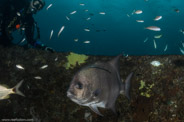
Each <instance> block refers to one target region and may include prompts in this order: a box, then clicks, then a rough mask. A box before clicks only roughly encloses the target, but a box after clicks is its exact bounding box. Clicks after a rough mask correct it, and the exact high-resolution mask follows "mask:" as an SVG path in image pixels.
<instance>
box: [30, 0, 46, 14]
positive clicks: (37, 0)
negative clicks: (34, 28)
mask: <svg viewBox="0 0 184 122" xmlns="http://www.w3.org/2000/svg"><path fill="white" fill-rule="evenodd" d="M44 5H45V2H44V1H43V0H31V4H30V12H31V13H33V14H36V12H37V11H39V10H41V9H42V8H43V7H44Z"/></svg>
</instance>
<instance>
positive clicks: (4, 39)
mask: <svg viewBox="0 0 184 122" xmlns="http://www.w3.org/2000/svg"><path fill="white" fill-rule="evenodd" d="M29 5H30V0H0V44H1V45H3V46H9V45H11V41H12V40H13V37H12V32H13V31H15V30H18V31H20V33H22V32H23V31H25V32H23V33H24V34H25V36H26V40H27V42H28V44H30V45H32V46H33V47H36V48H40V49H44V50H45V49H46V50H49V49H51V48H48V47H46V46H45V45H43V44H42V43H40V42H38V41H36V40H35V39H34V29H35V27H36V28H37V32H38V38H39V29H38V27H37V26H36V23H35V21H34V18H33V13H28V12H27V11H28V9H29ZM49 51H51V52H52V51H53V50H52V49H51V50H49Z"/></svg>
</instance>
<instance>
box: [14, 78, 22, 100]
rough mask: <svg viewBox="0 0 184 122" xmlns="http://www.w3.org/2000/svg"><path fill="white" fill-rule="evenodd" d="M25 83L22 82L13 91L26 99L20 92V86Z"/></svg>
mask: <svg viewBox="0 0 184 122" xmlns="http://www.w3.org/2000/svg"><path fill="white" fill-rule="evenodd" d="M23 81H24V80H21V81H20V82H19V83H18V84H17V85H16V86H15V87H13V89H12V90H13V93H15V94H18V95H21V96H23V97H25V95H24V94H23V93H22V92H21V91H20V90H19V88H20V86H21V85H22V82H23Z"/></svg>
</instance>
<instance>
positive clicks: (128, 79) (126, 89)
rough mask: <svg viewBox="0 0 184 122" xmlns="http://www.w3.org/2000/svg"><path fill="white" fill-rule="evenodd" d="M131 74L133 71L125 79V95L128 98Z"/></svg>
mask: <svg viewBox="0 0 184 122" xmlns="http://www.w3.org/2000/svg"><path fill="white" fill-rule="evenodd" d="M132 75H133V72H132V73H130V74H129V75H128V77H127V78H126V80H125V96H126V97H127V98H128V99H129V100H130V86H131V80H130V79H131V77H132Z"/></svg>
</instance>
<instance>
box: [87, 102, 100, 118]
mask: <svg viewBox="0 0 184 122" xmlns="http://www.w3.org/2000/svg"><path fill="white" fill-rule="evenodd" d="M89 107H90V109H91V110H92V111H94V112H95V113H96V114H98V115H100V116H103V115H102V114H101V113H100V111H99V110H98V108H97V106H96V105H95V104H92V105H90V106H89Z"/></svg>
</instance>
